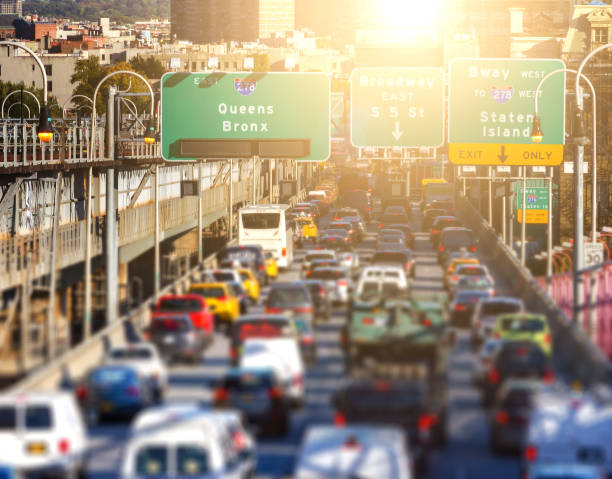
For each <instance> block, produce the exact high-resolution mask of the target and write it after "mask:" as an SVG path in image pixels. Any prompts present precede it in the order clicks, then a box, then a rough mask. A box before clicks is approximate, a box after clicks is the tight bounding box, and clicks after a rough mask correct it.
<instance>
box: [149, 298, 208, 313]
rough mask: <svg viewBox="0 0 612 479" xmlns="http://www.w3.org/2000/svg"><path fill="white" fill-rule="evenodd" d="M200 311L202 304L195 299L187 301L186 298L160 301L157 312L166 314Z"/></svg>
mask: <svg viewBox="0 0 612 479" xmlns="http://www.w3.org/2000/svg"><path fill="white" fill-rule="evenodd" d="M200 309H202V304H201V303H200V301H198V300H197V299H195V298H192V299H187V298H171V299H170V298H168V299H162V300H161V301H160V302H159V307H158V308H157V310H158V311H162V312H168V311H184V312H187V311H198V310H200Z"/></svg>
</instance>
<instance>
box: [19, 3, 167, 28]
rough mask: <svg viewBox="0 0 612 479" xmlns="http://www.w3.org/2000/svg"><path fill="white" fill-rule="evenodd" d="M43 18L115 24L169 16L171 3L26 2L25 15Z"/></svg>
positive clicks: (24, 4) (24, 5) (24, 6)
mask: <svg viewBox="0 0 612 479" xmlns="http://www.w3.org/2000/svg"><path fill="white" fill-rule="evenodd" d="M33 13H36V14H38V15H44V16H47V17H56V18H71V19H73V20H90V21H96V20H98V19H99V18H100V17H110V19H111V20H112V21H116V22H120V23H129V22H134V21H137V20H148V19H149V18H167V17H169V16H170V2H169V1H168V0H132V1H130V2H126V1H124V0H26V1H24V2H23V14H24V15H28V14H33Z"/></svg>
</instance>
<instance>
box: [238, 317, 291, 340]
mask: <svg viewBox="0 0 612 479" xmlns="http://www.w3.org/2000/svg"><path fill="white" fill-rule="evenodd" d="M237 329H238V338H239V339H240V341H246V340H247V339H250V338H287V337H290V336H291V327H290V326H289V324H288V323H287V322H284V321H266V320H255V321H248V322H247V321H241V322H240V323H239V324H238V328H237Z"/></svg>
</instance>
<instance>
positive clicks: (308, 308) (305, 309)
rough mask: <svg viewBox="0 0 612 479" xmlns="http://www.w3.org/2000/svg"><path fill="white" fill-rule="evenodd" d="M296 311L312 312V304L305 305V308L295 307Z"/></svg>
mask: <svg viewBox="0 0 612 479" xmlns="http://www.w3.org/2000/svg"><path fill="white" fill-rule="evenodd" d="M294 311H295V312H296V313H312V307H311V306H304V307H303V308H295V310H294Z"/></svg>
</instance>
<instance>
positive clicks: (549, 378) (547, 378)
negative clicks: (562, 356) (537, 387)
mask: <svg viewBox="0 0 612 479" xmlns="http://www.w3.org/2000/svg"><path fill="white" fill-rule="evenodd" d="M554 380H555V375H554V373H553V372H552V371H551V370H550V369H547V370H546V371H545V372H544V375H543V376H542V381H544V382H545V383H547V384H551V383H552V382H553V381H554Z"/></svg>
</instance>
